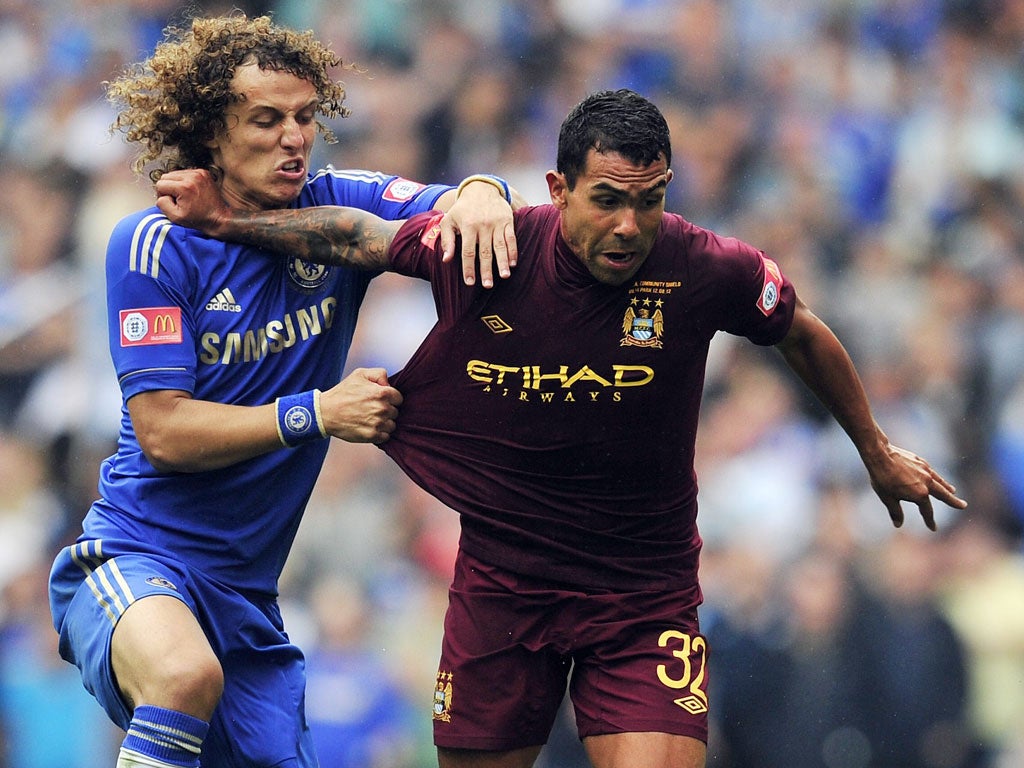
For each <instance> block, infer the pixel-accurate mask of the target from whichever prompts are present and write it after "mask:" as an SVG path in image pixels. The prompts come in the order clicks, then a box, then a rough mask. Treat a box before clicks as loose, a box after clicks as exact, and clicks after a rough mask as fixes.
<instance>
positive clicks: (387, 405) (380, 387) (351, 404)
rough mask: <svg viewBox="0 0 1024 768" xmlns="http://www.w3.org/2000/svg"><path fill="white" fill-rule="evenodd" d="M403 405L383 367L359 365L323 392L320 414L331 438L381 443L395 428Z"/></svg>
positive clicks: (399, 394) (351, 441) (398, 393)
mask: <svg viewBox="0 0 1024 768" xmlns="http://www.w3.org/2000/svg"><path fill="white" fill-rule="evenodd" d="M401 404H402V394H401V393H400V392H399V391H398V390H397V389H395V388H394V387H392V386H390V385H389V384H388V376H387V372H386V371H385V370H384V369H383V368H357V369H356V370H354V371H352V373H350V374H349V375H348V376H346V377H345V378H344V379H342V380H341V381H340V382H338V383H337V384H335V385H334V386H333V387H331V388H330V389H328V390H326V391H325V392H323V393H322V394H321V395H320V412H321V413H320V415H321V417H322V418H323V420H324V427H325V429H326V430H327V433H328V434H329V435H331V436H332V437H338V438H341V439H342V440H347V441H348V442H350V443H374V444H375V445H380V444H381V443H383V442H384V441H386V440H387V439H388V438H389V437H390V436H391V433H392V432H394V431H395V420H396V419H397V418H398V406H400V405H401Z"/></svg>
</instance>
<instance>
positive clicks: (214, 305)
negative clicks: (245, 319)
mask: <svg viewBox="0 0 1024 768" xmlns="http://www.w3.org/2000/svg"><path fill="white" fill-rule="evenodd" d="M206 308H207V309H210V310H215V311H218V312H241V311H242V307H241V306H239V305H238V304H236V303H235V297H234V296H233V295H232V294H231V289H230V288H225V289H224V290H223V291H221V292H220V293H218V294H217V295H216V296H214V297H213V301H211V302H210V303H209V304H207V305H206Z"/></svg>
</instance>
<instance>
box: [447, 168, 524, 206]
mask: <svg viewBox="0 0 1024 768" xmlns="http://www.w3.org/2000/svg"><path fill="white" fill-rule="evenodd" d="M474 181H484V182H487V183H488V184H490V185H491V186H492V187H494V188H495V189H496V190H498V191H499V192H500V193H501V196H502V197H504V198H505V202H506V203H509V204H511V203H512V193H511V192H510V191H509V188H508V182H507V181H505V180H504V179H503V178H501V177H500V176H492V175H491V174H489V173H474V174H473V175H472V176H467V177H466V178H464V179H463V180H462V181H461V182H460V183H459V186H458V187H457V188H456V190H455V197H458V196H459V195H461V194H462V190H464V189H465V188H466V187H467V186H468V185H470V184H472V183H473V182H474Z"/></svg>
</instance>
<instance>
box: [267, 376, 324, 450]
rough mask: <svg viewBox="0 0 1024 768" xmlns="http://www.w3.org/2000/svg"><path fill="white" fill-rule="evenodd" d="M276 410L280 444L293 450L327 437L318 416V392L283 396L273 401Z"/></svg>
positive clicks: (321, 418) (313, 390)
mask: <svg viewBox="0 0 1024 768" xmlns="http://www.w3.org/2000/svg"><path fill="white" fill-rule="evenodd" d="M274 406H275V407H276V408H277V436H278V437H279V438H281V444H282V445H284V446H286V447H288V448H295V447H296V446H299V445H302V444H304V443H311V442H313V441H314V440H322V439H323V438H325V437H327V431H326V430H325V429H324V420H323V416H321V414H320V390H319V389H311V390H309V391H308V392H299V393H298V394H297V395H285V396H284V397H279V398H277V400H275V401H274Z"/></svg>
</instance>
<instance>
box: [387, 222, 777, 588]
mask: <svg viewBox="0 0 1024 768" xmlns="http://www.w3.org/2000/svg"><path fill="white" fill-rule="evenodd" d="M438 219H439V217H438V216H437V215H436V214H435V215H431V214H423V215H420V216H417V217H415V218H413V219H410V220H409V221H408V222H407V223H406V224H405V225H404V226H403V228H402V230H401V232H400V233H399V235H398V237H397V238H396V240H395V242H394V244H393V245H392V248H391V259H392V264H393V266H394V268H395V269H396V270H397V271H399V272H401V273H403V274H407V275H413V276H418V277H421V278H425V279H428V280H430V282H431V284H432V286H433V292H434V298H435V302H436V304H437V311H438V317H439V320H438V322H437V324H436V325H435V326H434V328H433V329H432V330H431V332H430V334H429V335H428V336H427V338H426V339H425V340H424V341H423V343H422V344H421V345H420V347H419V349H418V350H417V352H416V353H415V354H414V355H413V357H412V358H411V359H410V361H409V363H408V364H407V365H406V367H405V368H404V369H403V370H402V371H400V372H399V373H397V374H396V375H394V376H392V377H391V383H392V384H393V385H394V386H395V387H397V388H398V389H399V390H400V391H401V392H402V394H403V395H404V398H405V400H404V403H403V405H402V406H401V408H400V414H399V418H398V428H397V429H396V430H395V432H394V433H393V435H392V436H391V439H390V440H388V441H387V442H386V443H384V444H383V445H382V446H381V447H382V448H383V449H384V450H385V451H386V452H387V453H388V455H389V456H391V458H392V459H394V460H395V461H396V462H397V463H398V464H399V465H400V466H401V467H402V469H403V470H404V471H405V472H406V473H407V474H408V475H409V477H411V478H412V479H413V480H414V481H415V482H416V483H417V484H419V485H420V486H422V487H423V488H424V489H426V490H427V491H429V492H430V493H431V494H433V495H434V496H436V497H437V498H438V499H440V500H441V501H442V502H444V503H445V504H447V505H448V506H450V507H452V508H453V509H455V510H457V511H458V512H459V513H460V514H461V517H462V539H461V546H462V548H463V549H464V550H465V551H467V552H469V553H471V554H473V555H474V556H476V557H478V558H480V559H483V560H485V561H488V562H493V563H495V564H497V565H501V566H502V567H504V568H507V569H510V570H512V571H514V572H518V573H523V574H530V575H532V576H539V577H541V578H546V579H550V580H551V582H552V584H553V585H558V586H562V587H565V586H568V587H570V588H580V589H582V590H586V591H591V592H592V591H602V590H616V591H622V590H647V589H662V588H672V589H678V588H681V587H685V585H689V584H692V585H693V588H694V592H695V594H694V599H695V600H699V590H698V587H697V559H698V554H699V551H700V536H699V535H698V532H697V525H696V515H697V482H696V478H695V476H694V469H693V452H694V442H695V438H696V431H697V417H698V412H699V409H700V400H701V393H702V390H703V385H704V369H705V364H706V359H707V353H708V345H709V342H710V340H711V338H712V336H714V334H715V333H716V332H718V331H726V332H728V333H732V334H738V335H742V336H746V337H747V338H749V339H750V340H751V341H753V342H755V343H757V344H765V345H767V344H774V343H776V342H778V341H780V340H781V339H782V338H783V336H785V334H786V332H787V331H788V329H789V326H790V323H791V322H792V318H793V309H794V304H795V301H796V297H795V293H794V291H793V288H792V287H791V285H790V284H789V283H788V281H786V280H785V278H784V277H783V276H782V274H781V272H780V271H779V269H778V267H777V266H776V264H775V263H774V262H773V261H771V259H769V258H767V257H766V256H765V255H764V254H763V253H762V252H760V251H758V250H756V249H754V248H752V247H750V246H749V245H746V244H745V243H742V242H740V241H738V240H735V239H731V238H725V237H720V236H718V235H716V234H714V233H713V232H710V231H708V230H705V229H701V228H699V227H696V226H694V225H693V224H691V223H689V222H688V221H686V220H684V219H683V218H681V217H680V216H677V215H674V214H665V216H664V219H663V220H662V224H661V228H660V231H659V233H658V236H657V238H656V240H655V243H654V248H653V250H652V252H651V254H650V256H649V257H648V259H647V261H646V263H645V264H644V265H643V267H642V268H641V269H640V271H639V272H638V273H637V275H636V277H635V278H634V280H633V281H632V282H631V283H627V284H626V285H623V286H618V287H614V286H608V285H604V284H602V283H599V282H597V281H595V280H594V278H593V277H592V276H591V275H590V273H589V272H588V271H587V269H586V267H585V266H584V265H583V264H582V263H581V262H580V260H579V259H578V258H577V257H576V256H575V255H574V254H573V253H572V251H571V250H570V249H569V247H568V246H567V244H566V243H565V241H564V240H563V238H562V236H561V234H560V232H559V221H560V217H559V213H558V211H557V210H556V209H555V208H554V207H552V206H547V205H545V206H537V207H533V208H527V209H523V210H520V211H518V212H517V213H516V216H515V223H516V241H517V243H518V248H519V260H518V265H517V266H516V268H515V269H514V270H513V271H512V276H511V277H510V278H508V279H505V280H497V281H496V284H495V286H494V287H493V288H491V289H484V288H481V287H479V286H473V287H467V286H465V285H464V284H463V283H462V276H461V269H460V265H459V264H458V263H457V261H458V260H455V261H454V262H450V263H447V264H445V263H442V262H441V259H440V255H439V254H440V238H439V237H438V229H437V221H438Z"/></svg>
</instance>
